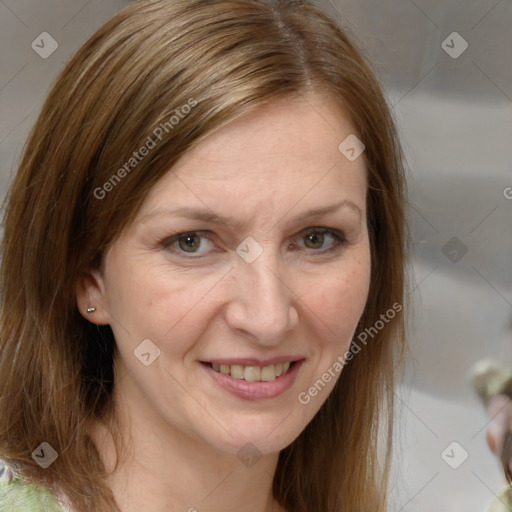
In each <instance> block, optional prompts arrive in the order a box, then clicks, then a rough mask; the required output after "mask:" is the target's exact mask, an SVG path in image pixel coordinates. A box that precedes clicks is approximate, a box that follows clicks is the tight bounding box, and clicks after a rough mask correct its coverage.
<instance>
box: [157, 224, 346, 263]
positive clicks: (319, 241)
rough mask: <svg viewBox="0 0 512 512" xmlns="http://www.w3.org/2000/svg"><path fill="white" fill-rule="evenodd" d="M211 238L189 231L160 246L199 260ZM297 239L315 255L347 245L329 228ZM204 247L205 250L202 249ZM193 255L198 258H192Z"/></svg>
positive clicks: (306, 231) (343, 237) (172, 236)
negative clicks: (303, 242) (302, 241)
mask: <svg viewBox="0 0 512 512" xmlns="http://www.w3.org/2000/svg"><path fill="white" fill-rule="evenodd" d="M212 238H213V237H212V233H210V232H209V231H189V232H186V233H177V234H175V235H171V236H170V237H167V238H165V239H164V240H162V241H161V242H160V245H161V247H163V248H164V249H166V250H168V251H170V252H172V253H174V254H178V255H179V256H182V255H190V257H192V258H199V257H201V255H203V254H206V253H208V252H209V248H208V244H210V245H211V244H212ZM299 238H300V239H302V240H304V241H305V248H306V249H310V250H312V251H313V252H314V253H317V254H325V253H329V252H334V251H336V250H338V249H340V248H341V247H342V246H344V245H346V244H347V239H346V238H345V235H344V234H343V233H342V232H341V231H338V230H337V229H330V228H320V227H314V228H308V229H307V230H305V231H302V233H301V234H300V235H299ZM329 239H331V240H332V241H331V243H330V244H329V245H328V246H327V247H325V243H326V242H327V241H329ZM203 240H207V243H204V242H203ZM205 245H206V248H204V246H205ZM300 247H302V246H300ZM201 248H203V250H199V249H201ZM194 254H196V255H198V256H192V255H194ZM185 257H188V256H185Z"/></svg>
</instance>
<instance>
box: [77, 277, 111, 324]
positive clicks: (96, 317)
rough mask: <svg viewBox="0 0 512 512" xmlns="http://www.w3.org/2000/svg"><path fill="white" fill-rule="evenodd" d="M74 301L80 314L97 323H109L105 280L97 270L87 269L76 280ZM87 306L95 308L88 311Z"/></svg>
mask: <svg viewBox="0 0 512 512" xmlns="http://www.w3.org/2000/svg"><path fill="white" fill-rule="evenodd" d="M76 303H77V306H78V309H79V310H80V313H81V314H82V316H83V317H84V318H85V319H86V320H89V322H92V323H94V324H97V325H107V324H110V315H109V313H108V307H107V296H106V293H105V282H104V279H103V276H102V275H101V272H100V271H99V270H88V271H86V272H84V273H83V274H81V275H80V276H79V278H78V279H77V282H76ZM88 308H96V309H95V311H94V312H92V313H88V312H87V309H88Z"/></svg>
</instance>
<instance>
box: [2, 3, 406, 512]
mask: <svg viewBox="0 0 512 512" xmlns="http://www.w3.org/2000/svg"><path fill="white" fill-rule="evenodd" d="M355 41H356V40H355V38H353V37H349V36H348V35H347V33H346V30H343V29H342V27H341V26H340V25H339V23H337V22H336V21H335V20H333V19H332V17H330V16H329V15H328V14H327V13H326V12H324V11H323V10H322V9H320V8H318V7H316V6H315V5H313V4H312V3H311V2H309V1H307V0H295V1H285V0H172V1H169V0H154V1H149V0H140V1H137V2H135V3H133V4H132V5H130V6H128V7H127V8H125V9H124V10H122V11H121V12H119V13H118V14H117V15H116V16H114V17H113V18H112V19H111V20H109V21H108V22H107V23H106V24H105V25H104V26H103V27H101V28H100V29H99V30H98V31H97V32H96V33H95V34H94V35H93V36H92V37H91V38H90V39H89V40H88V41H87V42H86V43H85V44H84V45H83V46H82V47H81V48H80V49H79V50H78V51H77V53H76V54H75V55H74V56H73V57H72V58H71V60H70V61H69V63H68V64H67V65H66V66H65V68H64V69H63V71H62V72H61V73H60V75H59V76H58V78H57V80H56V83H55V85H54V86H53V88H52V90H51V91H50V93H49V96H48V98H47V100H46V102H45V103H44V105H43V108H42V111H41V113H40V115H39V117H38V120H37V122H36V124H35V126H34V128H33V130H32V132H31V134H30V136H29V138H28V141H27V143H26V146H25V148H24V152H23V155H22V157H21V159H20V165H19V168H18V172H17V174H16V176H15V178H14V181H13V183H12V186H11V189H10V191H9V193H8V195H7V197H6V205H5V216H4V226H5V229H4V238H3V242H2V262H1V269H0V279H1V281H0V285H1V292H0V299H1V302H2V310H1V314H0V347H1V359H0V458H4V459H5V460H7V461H13V462H15V463H16V464H17V465H18V466H19V467H23V468H24V469H23V471H24V474H25V476H26V478H28V479H30V480H31V481H33V482H34V483H40V484H42V485H46V486H48V487H50V488H57V487H58V488H59V489H62V491H63V492H64V493H66V495H67V496H68V497H69V498H70V499H71V501H72V504H73V506H74V508H75V510H77V511H78V512H91V511H93V510H95V511H99V512H112V511H113V510H118V507H117V505H116V503H115V499H114V497H113V494H112V492H111V490H110V489H109V488H108V486H107V485H106V483H105V477H106V471H105V468H104V467H103V465H102V463H101V461H100V456H99V454H98V452H97V450H96V448H95V446H94V444H93V442H92V440H91V438H90V437H89V435H88V427H89V426H90V425H91V424H92V422H93V421H102V422H104V424H105V425H108V428H110V430H111V432H112V435H113V436H114V439H115V440H116V443H117V442H118V438H119V427H118V425H116V423H115V421H114V419H113V414H112V413H113V405H112V399H111V397H112V390H113V386H114V377H115V372H114V370H113V361H114V357H115V353H116V352H115V351H116V347H115V342H114V338H113V334H112V330H111V329H110V327H109V326H100V327H98V326H96V325H93V324H91V323H90V322H88V321H87V320H85V319H84V318H83V317H82V316H81V314H80V313H79V311H78V307H77V304H76V291H75V287H76V282H77V279H78V278H79V276H80V274H81V272H83V271H84V269H86V268H91V267H92V268H98V267H100V266H101V264H102V256H103V254H104V252H105V250H106V248H108V247H109V245H110V244H111V243H112V242H113V241H114V240H116V237H117V236H118V235H119V234H120V233H121V232H122V230H123V229H124V228H125V227H127V226H128V225H129V224H130V222H131V221H132V220H133V219H134V217H135V215H136V214H137V212H138V210H139V207H140V206H141V204H142V202H143V201H144V199H145V197H146V195H147V194H148V192H149V191H150V190H151V189H152V188H153V187H154V186H155V185H156V184H157V183H158V181H159V180H160V179H161V178H162V177H163V176H164V175H165V174H166V173H167V172H168V170H169V168H170V167H171V166H172V164H173V163H174V162H176V161H177V159H178V158H179V157H180V156H182V155H183V154H184V153H185V152H186V151H187V150H189V149H191V148H192V147H194V146H195V145H197V144H198V143H200V142H201V141H202V140H203V139H204V138H205V137H207V136H208V135H209V134H211V133H212V132H213V131H214V130H217V129H219V128H220V127H222V126H224V125H226V124H227V123H229V122H231V121H233V120H235V119H237V118H239V117H240V116H242V115H244V114H245V113H247V112H249V111H251V110H252V109H254V108H256V107H258V106H261V105H263V104H267V103H269V102H272V101H274V100H277V99H279V98H282V97H285V96H290V95H298V94H299V95H302V94H305V93H306V92H308V91H311V90H314V91H318V92H321V93H323V94H326V95H329V97H331V98H333V99H334V100H335V101H336V102H337V103H338V104H339V105H340V106H341V107H342V108H343V109H344V111H345V112H347V114H348V115H349V117H350V121H351V123H352V126H353V127H354V129H355V130H356V133H357V136H358V137H359V138H360V139H361V140H362V141H363V143H364V144H365V151H364V153H363V156H362V158H364V159H365V163H366V167H367V170H368V191H367V204H368V228H369V237H370V247H371V283H370V291H369V297H368V301H367V304H366V307H365V310H364V312H363V315H362V317H361V319H360V322H359V324H358V327H357V331H356V335H355V338H356V339H357V336H358V335H359V334H360V333H363V332H365V329H366V330H368V329H369V328H373V329H374V331H376V332H375V333H374V332H373V331H372V337H371V340H370V342H369V343H368V344H367V346H364V347H362V349H361V350H360V352H359V353H358V354H357V355H354V357H353V359H352V360H351V361H350V362H348V363H347V364H346V365H345V367H344V369H343V372H342V374H341V376H340V378H339V380H338V382H337V383H336V386H335V387H334V389H333V391H332V392H331V394H330V395H329V397H328V399H327V401H326V402H325V403H324V405H323V406H322V408H321V409H320V411H319V412H318V413H317V414H316V416H315V417H314V418H313V420H312V421H311V422H310V423H309V424H308V425H307V427H306V428H305V430H304V431H303V432H302V433H301V434H300V435H299V437H298V438H297V439H296V440H295V441H294V442H292V443H291V444H290V445H289V446H288V447H286V448H285V449H283V450H282V451H281V453H280V455H279V460H278V465H277V470H276V473H275V476H274V482H273V493H274V496H275V498H276V499H277V500H278V501H279V502H280V503H281V504H282V505H283V506H284V507H285V508H286V509H287V510H289V511H290V512H307V511H308V512H311V511H319V510H325V511H326V512H367V511H368V510H372V511H384V510H386V500H387V494H386V491H387V487H388V480H389V469H390V461H391V440H392V433H393V411H394V409H393V407H394V400H393V398H394V394H393V390H394V387H395V384H396V372H397V370H398V369H400V368H401V359H402V355H403V349H404V346H405V334H404V331H405V329H404V320H403V309H402V308H396V309H397V311H396V314H395V315H394V318H392V319H388V321H387V322H386V323H385V325H384V323H383V322H382V321H381V324H383V327H382V328H380V329H375V324H376V322H378V321H379V319H381V315H383V314H385V313H386V312H387V311H388V310H389V309H390V308H391V307H392V305H393V304H395V305H396V304H398V305H400V306H401V305H403V303H404V297H405V294H404V288H405V286H406V282H405V281H406V272H405V268H406V259H405V254H406V252H407V251H406V245H407V244H406V241H407V228H406V222H405V220H406V215H405V213H404V212H405V179H404V164H403V161H404V160H403V155H402V150H401V147H400V143H399V140H398V136H397V130H396V127H395V124H394V121H393V118H392V115H391V113H390V109H389V107H388V105H387V101H386V99H385V97H384V95H383V92H382V90H381V87H380V85H379V83H378V81H377V80H376V78H375V76H374V74H373V72H372V70H371V64H370V63H369V61H368V59H367V57H365V56H364V53H362V50H361V49H360V48H358V45H357V44H356V42H355ZM149 138H150V139H151V141H152V143H154V145H155V147H154V148H152V149H151V151H149V152H148V154H147V156H145V157H144V158H137V157H136V156H134V152H136V151H137V150H138V149H139V148H141V147H143V146H145V145H146V146H148V145H149V144H150V141H149ZM340 142H341V141H340ZM398 309H401V311H398ZM382 433H384V437H383V438H384V444H383V446H384V457H383V458H380V457H379V458H378V448H379V446H381V445H380V444H379V437H380V436H381V435H382ZM42 442H47V443H48V444H49V445H51V446H52V447H53V448H54V449H55V450H56V451H57V452H58V455H59V456H58V458H57V459H56V460H55V461H54V462H53V464H51V465H50V466H49V467H48V468H47V469H42V468H41V467H40V466H39V465H38V464H37V463H36V462H35V461H34V460H33V459H32V457H31V453H32V452H33V451H34V450H35V448H36V447H38V446H39V445H40V444H41V443H42ZM119 449H122V447H121V446H118V450H119ZM379 449H380V448H379Z"/></svg>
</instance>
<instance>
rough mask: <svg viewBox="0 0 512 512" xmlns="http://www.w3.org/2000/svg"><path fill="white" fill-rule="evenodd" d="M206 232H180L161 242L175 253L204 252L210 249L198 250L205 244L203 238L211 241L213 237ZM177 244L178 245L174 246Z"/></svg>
mask: <svg viewBox="0 0 512 512" xmlns="http://www.w3.org/2000/svg"><path fill="white" fill-rule="evenodd" d="M206 233H207V232H206V231H190V232H188V233H178V234H176V235H173V236H171V237H168V238H166V239H165V240H163V241H162V242H161V243H160V244H161V246H162V247H164V248H165V249H167V250H169V251H171V252H174V253H182V254H183V253H186V254H202V253H204V252H208V251H207V250H205V251H199V250H198V249H199V248H201V247H203V246H204V245H205V244H204V243H202V242H201V240H208V241H209V242H210V243H211V237H210V236H207V234H206ZM176 244H177V247H173V246H175V245H176ZM206 245H207V244H206Z"/></svg>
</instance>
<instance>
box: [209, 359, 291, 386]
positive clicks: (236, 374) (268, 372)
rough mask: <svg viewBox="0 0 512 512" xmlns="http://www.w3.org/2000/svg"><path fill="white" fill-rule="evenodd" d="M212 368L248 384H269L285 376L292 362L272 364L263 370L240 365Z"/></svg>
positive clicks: (221, 365) (212, 364) (213, 364)
mask: <svg viewBox="0 0 512 512" xmlns="http://www.w3.org/2000/svg"><path fill="white" fill-rule="evenodd" d="M211 368H212V370H214V371H216V372H220V373H223V374H224V375H231V377H233V378H234V379H239V380H246V381H248V382H257V381H264V382H269V381H272V380H275V379H276V378H277V377H280V376H281V375H284V374H285V373H286V372H287V371H288V370H289V368H290V361H287V362H286V363H279V364H276V365H273V364H271V365H270V366H265V367H263V368H260V367H259V366H241V365H238V364H233V365H231V366H228V365H227V364H218V363H211Z"/></svg>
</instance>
